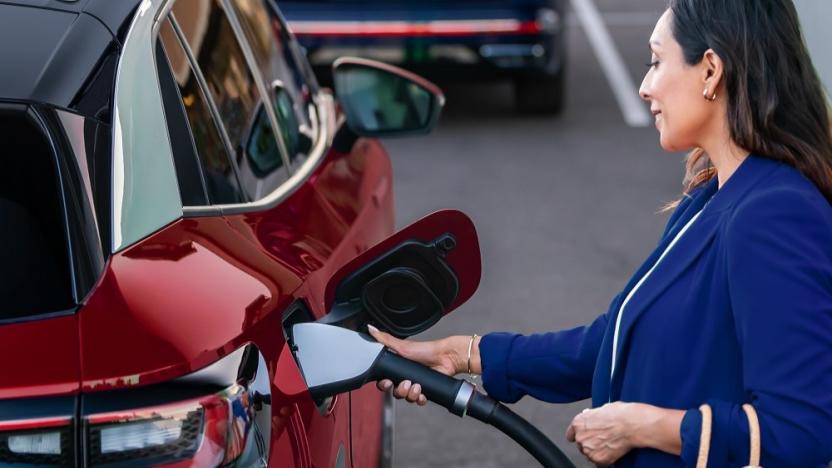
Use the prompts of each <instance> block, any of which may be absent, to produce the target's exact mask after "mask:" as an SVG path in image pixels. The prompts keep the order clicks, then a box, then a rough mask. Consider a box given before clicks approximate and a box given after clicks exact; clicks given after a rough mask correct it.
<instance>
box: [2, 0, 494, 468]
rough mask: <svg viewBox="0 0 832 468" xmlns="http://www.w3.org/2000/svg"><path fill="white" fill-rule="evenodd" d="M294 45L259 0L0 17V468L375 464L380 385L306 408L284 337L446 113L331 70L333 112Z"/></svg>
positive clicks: (357, 67)
mask: <svg viewBox="0 0 832 468" xmlns="http://www.w3.org/2000/svg"><path fill="white" fill-rule="evenodd" d="M299 50H300V49H299V47H298V45H297V44H296V42H295V40H294V38H293V37H292V36H291V34H289V33H288V31H287V29H286V27H285V24H284V22H283V21H282V19H281V17H280V15H279V12H278V11H277V9H276V7H275V6H274V4H273V3H272V2H270V1H268V0H265V1H260V0H175V1H165V0H141V1H140V0H132V1H131V0H120V1H112V0H80V1H59V0H40V1H37V2H32V1H29V0H18V1H3V2H0V62H2V63H3V64H4V67H3V72H2V73H0V141H2V142H3V151H2V152H1V153H0V157H2V162H3V165H4V170H3V171H2V172H1V173H0V223H2V226H3V229H2V233H0V238H1V239H2V242H0V271H1V272H2V273H0V298H2V308H0V356H2V358H0V465H3V466H6V465H13V466H149V465H171V466H273V467H278V466H279V467H313V466H314V467H317V468H328V467H346V466H352V467H370V466H378V465H380V464H384V463H389V457H390V452H389V450H384V449H383V446H384V440H383V437H382V436H383V434H384V432H385V431H384V429H385V424H387V426H386V427H387V429H388V433H389V424H390V420H389V418H388V419H385V414H384V404H383V401H382V400H383V396H382V393H380V392H378V391H377V390H376V389H375V387H374V386H372V385H371V386H368V387H365V388H363V389H361V390H359V391H355V392H351V393H349V394H343V395H339V396H337V397H335V398H333V399H328V400H326V401H314V400H313V399H312V398H311V397H310V396H309V394H308V391H307V389H306V388H305V385H304V383H303V379H302V378H301V377H300V375H299V374H298V369H297V367H296V364H295V362H294V359H293V356H292V352H291V349H290V348H289V347H288V346H286V339H285V338H286V335H285V330H287V329H288V328H289V326H291V325H292V324H294V323H297V322H300V321H312V320H320V319H322V318H324V317H325V316H326V314H327V313H328V312H329V311H330V308H331V307H332V301H333V293H332V291H333V288H335V287H336V286H337V284H336V283H335V281H336V280H337V279H338V278H342V277H343V276H344V275H346V274H347V273H349V272H350V271H352V270H354V269H358V268H360V267H361V266H362V265H363V264H365V263H367V262H370V261H372V260H373V259H374V258H376V257H377V256H378V252H375V253H373V252H371V253H370V254H367V255H369V256H367V257H359V254H361V253H362V252H365V251H367V249H368V248H369V247H371V246H373V245H375V244H377V243H379V242H380V241H382V240H384V239H385V238H387V237H388V236H390V235H391V233H392V232H393V228H394V217H393V214H394V210H393V194H392V189H393V181H392V178H391V168H390V160H389V159H388V156H387V154H386V153H385V151H384V148H383V147H382V146H381V145H380V144H379V143H378V141H377V140H375V139H374V138H372V137H373V136H380V135H401V134H411V133H414V134H415V133H420V132H427V131H429V130H430V129H431V127H432V126H433V125H434V124H435V122H436V120H437V118H438V115H439V111H440V109H441V106H442V99H443V98H442V96H441V93H440V92H439V90H438V89H436V88H435V87H434V86H432V85H431V84H430V83H427V82H425V81H424V80H421V79H420V78H418V77H416V76H414V75H410V74H408V73H406V72H403V71H400V70H397V69H395V68H393V67H389V66H384V65H381V64H375V63H372V62H368V61H362V60H352V61H351V60H342V61H340V62H339V63H338V64H337V66H336V71H335V78H336V87H337V90H338V92H339V98H338V103H337V104H336V100H335V98H334V97H333V95H332V94H331V93H330V92H329V91H327V90H325V89H320V88H319V87H318V86H317V84H316V82H315V80H314V77H313V76H312V74H311V73H310V67H309V65H308V63H307V62H306V59H305V58H304V57H303V55H302V54H301V53H299ZM440 218H441V219H439V218H437V221H436V222H435V223H434V225H435V226H439V225H442V224H443V223H444V224H447V223H449V222H450V224H453V223H452V222H451V221H449V219H450V218H447V217H445V218H442V217H441V216H440ZM437 223H438V224H437ZM428 224H430V223H428ZM424 226H425V224H424V223H423V224H422V227H423V228H424ZM434 229H435V230H436V229H438V230H437V231H436V232H438V233H441V232H442V230H443V229H444V228H438V227H434ZM448 229H450V228H448ZM450 231H453V229H450ZM450 231H449V232H450ZM434 234H435V233H434ZM394 239H395V238H394ZM403 239H404V238H403V237H402V238H401V239H400V240H403ZM426 240H430V239H426ZM388 242H391V241H388ZM469 263H470V262H469ZM345 265H347V266H346V267H345ZM477 268H478V267H477ZM470 286H471V285H470V284H468V285H467V286H465V288H467V289H466V291H468V292H466V293H465V294H469V295H470V292H471V287H470ZM463 289H464V288H463ZM454 300H455V301H456V303H459V302H460V301H461V300H463V299H462V298H457V299H454ZM446 305H448V304H446ZM434 319H435V317H434V318H433V319H431V320H434ZM422 328H424V327H422ZM385 421H386V422H385Z"/></svg>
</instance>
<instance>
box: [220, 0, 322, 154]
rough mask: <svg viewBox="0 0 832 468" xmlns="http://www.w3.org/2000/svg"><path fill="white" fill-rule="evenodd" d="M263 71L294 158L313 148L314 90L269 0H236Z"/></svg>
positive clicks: (283, 134) (286, 142)
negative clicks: (312, 102)
mask: <svg viewBox="0 0 832 468" xmlns="http://www.w3.org/2000/svg"><path fill="white" fill-rule="evenodd" d="M233 3H234V5H235V6H236V10H237V13H238V15H239V18H240V22H241V23H242V25H243V30H244V31H245V34H246V37H247V39H248V42H249V44H251V47H252V50H253V52H254V55H255V58H256V60H257V66H258V69H259V71H260V74H261V75H262V76H263V78H264V79H265V81H266V84H267V85H268V88H269V93H270V96H269V99H270V100H271V101H272V105H273V106H274V108H275V114H276V116H277V118H278V121H279V124H280V127H281V129H280V131H281V135H282V137H283V141H284V143H285V144H286V148H287V151H288V152H289V157H290V159H291V160H292V161H296V160H303V159H304V158H305V157H306V156H307V153H308V151H309V149H310V148H311V143H312V139H313V138H314V135H313V134H312V130H311V128H312V124H311V119H310V112H311V111H312V108H311V107H310V104H311V100H310V96H311V90H310V88H309V86H308V85H307V82H306V79H305V77H304V75H303V70H304V68H303V63H302V62H301V61H299V60H298V57H297V55H296V54H295V50H294V48H293V42H292V40H291V38H290V36H289V35H288V33H287V31H286V29H285V27H284V25H283V22H282V21H281V19H280V17H279V16H278V15H277V14H275V12H274V10H272V9H271V7H270V6H269V1H268V0H233Z"/></svg>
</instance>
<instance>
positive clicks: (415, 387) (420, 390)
mask: <svg viewBox="0 0 832 468" xmlns="http://www.w3.org/2000/svg"><path fill="white" fill-rule="evenodd" d="M413 389H414V390H416V393H421V392H422V386H421V385H419V384H415V385H413Z"/></svg>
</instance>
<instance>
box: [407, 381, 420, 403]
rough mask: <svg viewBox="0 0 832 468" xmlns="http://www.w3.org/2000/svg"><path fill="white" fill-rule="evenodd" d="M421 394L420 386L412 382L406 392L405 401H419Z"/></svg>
mask: <svg viewBox="0 0 832 468" xmlns="http://www.w3.org/2000/svg"><path fill="white" fill-rule="evenodd" d="M421 395H422V386H421V385H419V384H413V385H412V386H411V387H410V391H409V392H407V401H409V402H411V403H416V402H417V401H419V396H421Z"/></svg>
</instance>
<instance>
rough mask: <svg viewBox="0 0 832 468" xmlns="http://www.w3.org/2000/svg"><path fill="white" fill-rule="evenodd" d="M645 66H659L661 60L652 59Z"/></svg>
mask: <svg viewBox="0 0 832 468" xmlns="http://www.w3.org/2000/svg"><path fill="white" fill-rule="evenodd" d="M644 66H646V67H647V68H653V67H658V66H659V61H658V60H654V61H652V62H649V63H646V64H644Z"/></svg>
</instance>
